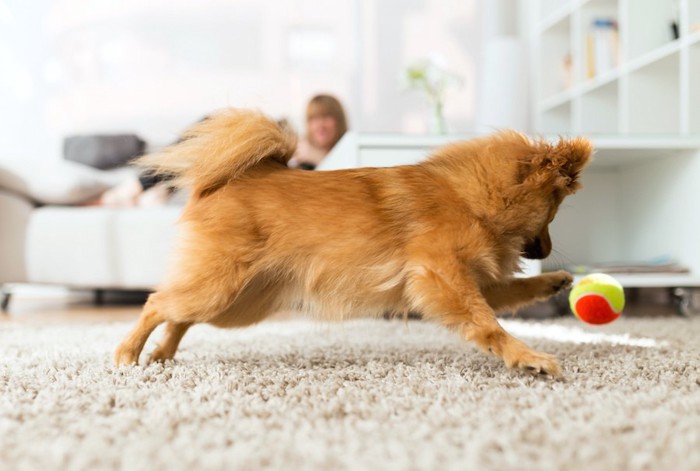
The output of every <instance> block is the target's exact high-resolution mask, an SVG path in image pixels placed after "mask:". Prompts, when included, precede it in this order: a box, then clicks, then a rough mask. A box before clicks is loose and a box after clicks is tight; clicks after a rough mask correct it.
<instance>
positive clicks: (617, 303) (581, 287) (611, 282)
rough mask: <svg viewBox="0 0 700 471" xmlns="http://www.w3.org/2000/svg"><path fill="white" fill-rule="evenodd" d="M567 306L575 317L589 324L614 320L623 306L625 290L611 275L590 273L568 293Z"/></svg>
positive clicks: (620, 312)
mask: <svg viewBox="0 0 700 471" xmlns="http://www.w3.org/2000/svg"><path fill="white" fill-rule="evenodd" d="M569 306H571V310H572V311H573V312H574V314H576V317H578V318H579V319H581V320H582V321H584V322H587V323H589V324H596V325H600V324H607V323H609V322H612V321H614V320H615V319H617V318H618V317H620V314H622V309H624V307H625V292H624V290H623V289H622V285H621V284H620V283H619V282H618V281H617V280H616V279H615V278H613V277H612V276H610V275H606V274H604V273H592V274H590V275H588V276H586V277H584V278H582V279H581V281H579V282H578V283H576V286H574V289H572V290H571V293H570V294H569Z"/></svg>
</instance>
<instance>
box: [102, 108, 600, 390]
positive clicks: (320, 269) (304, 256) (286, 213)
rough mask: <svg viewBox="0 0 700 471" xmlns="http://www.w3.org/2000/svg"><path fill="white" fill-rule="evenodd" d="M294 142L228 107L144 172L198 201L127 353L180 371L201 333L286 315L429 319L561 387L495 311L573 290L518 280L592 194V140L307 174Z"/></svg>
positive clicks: (507, 146) (259, 118)
mask: <svg viewBox="0 0 700 471" xmlns="http://www.w3.org/2000/svg"><path fill="white" fill-rule="evenodd" d="M294 149H295V140H294V138H293V137H292V136H291V135H290V134H289V133H287V132H285V131H284V130H283V129H281V128H280V127H279V126H278V125H277V124H276V123H275V122H274V121H272V120H271V119H269V118H267V117H266V116H265V115H263V114H261V113H259V112H257V111H250V110H241V109H228V110H224V111H221V112H219V113H217V114H216V115H214V116H212V117H210V118H209V119H207V120H205V121H203V122H201V123H199V124H197V125H195V126H194V127H193V128H191V129H190V130H188V131H187V132H186V135H185V139H184V140H183V141H182V142H180V143H178V144H177V145H174V146H172V147H169V148H166V149H165V150H164V151H162V152H160V153H157V154H152V155H147V156H145V157H142V158H141V159H140V160H139V162H138V164H139V165H140V166H141V167H144V168H146V169H150V171H152V172H156V173H164V174H168V175H171V176H173V177H174V178H175V179H174V180H173V181H174V184H175V185H176V186H179V187H187V188H189V189H190V191H191V196H190V198H189V201H188V202H187V205H186V207H185V209H184V212H183V215H182V218H181V221H180V228H181V231H180V232H181V236H180V239H179V241H178V244H177V247H176V249H175V252H174V256H173V258H172V260H171V262H172V263H171V266H170V267H169V270H168V272H167V276H166V278H165V280H164V281H163V282H162V284H161V285H160V286H159V287H158V288H157V290H156V291H155V292H154V293H152V294H151V295H150V296H149V298H148V300H147V302H146V303H145V305H144V308H143V311H142V313H141V316H140V318H139V320H138V322H137V324H136V326H135V327H134V329H133V330H132V331H131V332H130V333H129V334H128V335H127V337H126V338H125V339H124V341H123V342H122V343H121V344H120V345H119V347H118V348H117V350H116V352H115V362H116V364H117V365H125V364H134V363H138V359H139V356H140V354H141V351H142V349H143V346H144V344H145V342H146V340H147V339H148V337H149V335H150V334H151V332H152V331H153V330H154V328H155V327H156V326H158V325H159V324H161V323H163V322H165V323H167V325H166V328H165V334H164V338H163V340H162V342H160V344H159V345H158V346H157V348H156V350H155V351H154V352H153V353H152V355H151V356H150V361H165V360H168V359H172V358H173V356H174V355H175V352H176V350H177V347H178V344H179V342H180V340H181V339H182V337H183V335H184V334H185V332H186V331H187V330H188V329H189V328H190V327H191V326H192V325H194V324H197V323H204V322H206V323H209V324H213V325H215V326H219V327H244V326H248V325H251V324H255V323H257V322H260V321H262V320H263V319H265V318H266V317H267V316H269V315H270V314H272V313H274V312H277V311H279V310H283V309H299V310H301V311H305V312H309V313H314V314H316V315H317V316H320V317H321V318H326V319H347V318H352V317H358V316H366V315H372V314H375V315H382V314H383V313H385V312H388V311H390V312H400V313H406V312H409V311H411V312H420V313H422V315H423V317H424V318H425V319H427V320H432V321H435V322H438V323H440V324H442V325H444V326H445V327H447V328H449V329H451V330H453V331H456V332H457V333H458V334H459V335H460V336H461V337H463V338H464V339H466V340H471V341H473V342H475V343H476V345H478V346H479V347H481V349H483V350H485V351H487V352H491V353H493V354H495V355H497V356H498V357H500V358H502V360H503V361H504V362H505V364H506V365H507V366H508V367H509V368H518V369H523V370H528V371H531V372H535V373H539V374H545V375H551V376H557V375H560V372H561V370H560V367H559V364H558V362H557V360H556V358H555V357H553V356H551V355H548V354H545V353H539V352H536V351H533V350H532V349H530V348H529V347H528V346H527V345H525V344H524V343H523V342H521V341H520V340H517V339H515V338H514V337H512V336H511V335H509V334H508V333H507V332H506V331H505V330H504V329H503V328H502V327H501V325H500V324H499V323H498V320H497V317H496V312H498V311H503V310H512V309H516V308H518V307H520V306H523V305H525V304H528V303H532V302H534V301H536V300H544V299H546V298H548V297H550V296H552V295H554V294H556V293H558V292H560V291H561V290H563V289H566V288H568V287H569V286H570V285H571V283H572V277H571V275H570V274H569V273H566V272H563V271H559V272H552V273H545V274H542V275H539V276H534V277H531V278H518V277H514V274H516V273H517V272H518V271H519V260H520V257H526V258H530V259H543V258H545V257H547V256H548V255H549V254H550V252H551V250H552V242H551V239H550V236H549V231H548V226H549V224H550V223H551V222H552V220H553V219H554V216H555V214H556V212H557V208H558V207H559V205H560V204H561V202H562V200H563V199H564V198H565V197H566V196H567V195H570V194H572V193H574V192H575V191H576V190H577V189H578V188H579V187H580V182H579V176H580V174H581V172H582V170H583V168H584V167H585V165H586V164H587V162H588V161H589V159H590V156H591V153H592V146H591V143H590V142H589V141H588V140H586V139H584V138H572V139H563V138H562V139H560V140H559V141H558V142H557V143H550V142H548V141H546V140H543V139H539V140H533V139H530V138H528V137H527V136H525V135H523V134H520V133H517V132H515V131H502V132H498V133H496V134H494V135H491V136H488V137H480V138H476V139H473V140H468V141H462V142H457V143H453V144H449V145H447V146H445V147H443V148H441V149H439V150H437V151H436V152H435V153H434V154H433V155H432V156H430V157H429V158H427V159H426V160H425V161H423V162H421V163H418V164H416V165H404V166H396V167H389V168H358V169H349V170H337V171H325V172H309V171H304V170H298V169H290V168H288V167H287V161H288V160H289V158H290V157H291V156H292V154H293V153H294Z"/></svg>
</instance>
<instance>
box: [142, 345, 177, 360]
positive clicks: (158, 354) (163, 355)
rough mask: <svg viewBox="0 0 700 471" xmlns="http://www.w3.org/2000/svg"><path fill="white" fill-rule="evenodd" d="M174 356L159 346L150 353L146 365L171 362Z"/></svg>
mask: <svg viewBox="0 0 700 471" xmlns="http://www.w3.org/2000/svg"><path fill="white" fill-rule="evenodd" d="M174 356H175V352H171V351H168V350H166V349H165V348H161V347H160V346H159V347H158V348H156V349H155V350H154V351H153V353H151V356H150V357H148V363H149V364H151V363H165V361H166V360H172V359H173V357H174Z"/></svg>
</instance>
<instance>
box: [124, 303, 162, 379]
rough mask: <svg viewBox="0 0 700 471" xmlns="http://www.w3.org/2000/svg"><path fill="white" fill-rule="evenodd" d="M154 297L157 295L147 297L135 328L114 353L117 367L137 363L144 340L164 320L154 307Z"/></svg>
mask: <svg viewBox="0 0 700 471" xmlns="http://www.w3.org/2000/svg"><path fill="white" fill-rule="evenodd" d="M155 296H157V293H155V294H152V295H151V296H149V298H148V301H146V305H145V306H144V307H143V311H141V317H139V320H138V322H137V323H136V326H135V327H134V328H133V329H132V330H131V332H130V333H129V335H127V336H126V338H125V339H124V340H123V341H122V343H121V344H119V347H117V351H116V352H115V353H114V362H115V363H116V364H117V366H121V365H129V364H135V363H138V361H139V355H140V354H141V350H143V346H144V345H145V344H146V340H148V336H149V335H151V332H153V329H155V328H156V327H158V325H159V324H161V323H162V322H164V321H165V320H166V318H165V316H164V315H163V313H162V311H161V310H160V309H158V307H157V306H156V305H155V298H154V297H155Z"/></svg>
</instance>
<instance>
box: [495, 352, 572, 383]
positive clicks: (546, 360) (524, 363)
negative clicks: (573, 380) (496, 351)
mask: <svg viewBox="0 0 700 471" xmlns="http://www.w3.org/2000/svg"><path fill="white" fill-rule="evenodd" d="M505 361H506V366H508V367H509V368H517V369H520V370H523V371H527V372H528V373H533V374H540V375H548V376H552V377H555V378H557V377H560V376H561V368H560V367H559V362H558V361H557V359H556V357H554V356H553V355H549V354H547V353H539V352H534V351H532V350H527V351H521V352H518V353H517V354H515V355H513V357H511V358H508V359H505Z"/></svg>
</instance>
